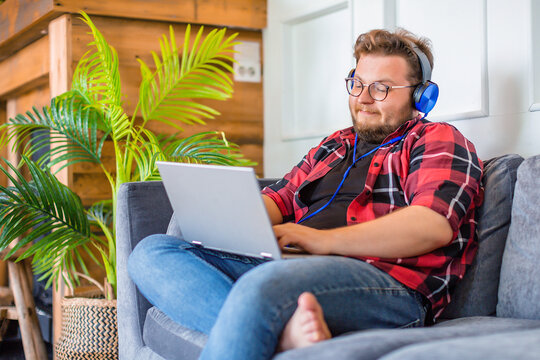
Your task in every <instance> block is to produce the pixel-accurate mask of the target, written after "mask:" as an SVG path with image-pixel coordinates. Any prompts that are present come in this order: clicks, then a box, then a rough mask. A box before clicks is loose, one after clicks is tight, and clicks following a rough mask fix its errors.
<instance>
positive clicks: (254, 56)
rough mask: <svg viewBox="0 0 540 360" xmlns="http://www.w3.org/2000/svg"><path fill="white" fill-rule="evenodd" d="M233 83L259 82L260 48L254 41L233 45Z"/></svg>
mask: <svg viewBox="0 0 540 360" xmlns="http://www.w3.org/2000/svg"><path fill="white" fill-rule="evenodd" d="M234 50H235V51H236V53H235V54H234V59H235V60H236V62H235V63H234V64H233V69H234V81H244V82H256V83H258V82H261V46H260V44H259V43H258V42H255V41H243V42H242V43H241V44H238V45H235V46H234Z"/></svg>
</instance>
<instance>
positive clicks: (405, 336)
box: [274, 317, 540, 360]
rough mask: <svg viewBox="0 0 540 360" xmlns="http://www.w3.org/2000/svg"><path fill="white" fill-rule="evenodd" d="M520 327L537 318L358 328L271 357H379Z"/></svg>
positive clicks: (533, 325) (535, 325)
mask: <svg viewBox="0 0 540 360" xmlns="http://www.w3.org/2000/svg"><path fill="white" fill-rule="evenodd" d="M523 329H540V321H538V320H520V319H504V318H496V317H470V318H463V319H455V320H449V321H445V322H442V323H441V324H438V325H435V326H432V327H424V328H408V329H391V330H388V329H381V330H367V331H359V332H356V333H352V334H348V335H343V336H339V337H336V338H333V339H331V340H328V341H322V342H320V343H317V344H315V345H313V346H309V347H306V348H301V349H296V350H291V351H286V352H283V353H280V354H278V355H277V356H275V357H274V359H275V360H302V359H310V360H318V359H321V360H322V359H356V360H360V359H362V360H364V359H366V360H367V359H379V358H380V357H381V356H384V355H385V354H388V353H390V352H392V351H394V350H397V349H400V348H402V347H404V346H407V345H411V344H419V343H426V342H429V341H436V340H443V339H453V338H457V337H472V336H482V335H486V334H496V333H502V332H505V333H509V332H513V331H520V330H523Z"/></svg>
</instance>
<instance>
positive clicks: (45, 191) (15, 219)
mask: <svg viewBox="0 0 540 360" xmlns="http://www.w3.org/2000/svg"><path fill="white" fill-rule="evenodd" d="M22 160H23V163H24V164H25V166H27V167H28V172H29V173H30V179H31V180H30V181H27V180H26V179H25V177H24V176H23V175H22V173H21V172H20V171H19V170H18V169H17V168H16V167H15V166H14V165H12V164H10V163H9V162H7V161H6V160H4V163H5V165H4V166H1V167H0V171H1V172H2V173H3V174H4V175H6V176H7V177H8V178H9V179H10V181H11V182H12V183H13V184H14V185H13V186H10V187H4V186H0V214H1V215H2V216H1V217H0V229H2V231H1V232H0V250H3V249H6V248H7V247H8V246H9V245H10V244H12V243H14V241H15V240H17V243H16V244H15V246H14V247H13V249H12V250H11V251H10V252H8V254H7V256H11V255H12V254H13V253H15V252H16V251H17V250H18V249H20V248H22V247H24V246H25V245H27V244H32V243H33V245H32V246H31V247H30V248H29V249H28V250H27V251H26V252H24V253H23V255H21V257H20V258H19V259H22V258H27V257H32V264H33V266H34V269H35V270H36V271H37V272H38V273H42V274H44V275H45V276H46V277H47V278H48V282H49V283H50V282H52V281H53V280H57V279H59V278H60V277H61V274H62V272H64V271H68V270H69V267H71V266H75V265H78V266H81V261H82V258H80V257H78V255H77V254H78V252H79V251H80V249H79V247H80V246H81V245H84V244H86V243H89V242H92V241H93V237H92V235H91V232H90V224H89V222H88V220H87V218H86V213H85V210H84V207H83V206H82V203H81V201H80V199H79V197H78V196H77V194H75V193H74V192H73V191H71V190H70V189H69V188H67V187H66V186H65V185H63V184H61V183H60V182H59V181H58V180H57V179H56V177H54V175H52V174H51V173H50V171H48V170H43V169H42V168H40V167H39V166H38V164H36V163H35V162H32V161H31V160H29V159H28V158H26V157H25V156H23V158H22ZM10 172H11V173H13V175H11V174H10ZM83 267H86V266H85V265H84V264H83ZM70 281H74V279H73V278H71V279H70Z"/></svg>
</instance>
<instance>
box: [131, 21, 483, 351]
mask: <svg viewBox="0 0 540 360" xmlns="http://www.w3.org/2000/svg"><path fill="white" fill-rule="evenodd" d="M422 57H425V58H424V60H422V59H421V58H422ZM355 58H356V60H357V65H356V68H355V71H354V73H351V74H350V77H348V78H347V80H346V83H347V90H348V92H349V94H350V96H349V108H350V111H351V116H352V123H353V126H352V127H351V128H348V129H344V130H341V131H337V132H336V133H334V134H332V135H330V136H328V137H327V138H325V139H324V140H323V141H322V142H321V144H320V145H319V146H317V147H315V148H313V149H311V150H310V151H309V152H308V154H307V155H306V156H305V157H304V158H303V159H302V161H301V162H300V163H299V164H298V165H297V166H296V167H295V168H293V170H292V171H291V172H289V173H288V174H286V175H285V176H284V178H283V179H282V180H280V181H278V182H277V183H275V184H273V185H271V186H269V187H267V188H265V189H264V190H263V199H264V202H265V205H266V208H267V211H268V214H269V216H270V218H271V220H272V223H273V224H274V232H275V234H276V237H277V240H278V242H279V244H280V246H283V247H284V246H286V245H295V246H298V247H300V248H302V249H304V250H306V251H307V252H309V253H312V254H317V255H322V256H312V257H306V258H302V259H295V260H286V261H264V260H261V259H256V258H250V257H243V256H237V255H232V254H226V253H220V252H215V251H210V250H205V249H201V248H198V247H195V246H193V245H191V244H188V243H185V242H183V241H182V240H180V239H176V238H173V237H169V236H165V235H154V236H151V237H149V238H147V239H145V240H143V241H142V242H141V244H140V245H139V246H138V247H137V248H136V249H135V250H134V252H133V254H132V256H131V258H130V261H129V264H128V266H129V271H130V274H131V276H132V278H133V279H134V281H135V282H136V283H137V285H138V287H139V289H140V290H141V292H142V293H143V294H144V295H145V296H146V297H147V298H148V299H149V301H150V302H151V303H152V304H154V305H156V306H157V307H158V308H160V309H161V310H162V311H163V312H165V313H166V314H167V315H169V316H170V317H171V318H172V319H173V320H175V321H177V322H178V323H180V324H182V325H184V326H186V327H188V328H192V329H196V330H199V331H202V332H204V333H207V334H209V338H208V342H207V344H206V346H205V348H204V350H203V353H202V354H201V358H203V359H226V358H230V359H259V358H260V359H266V358H270V357H271V356H272V355H273V354H274V353H275V352H276V351H283V350H288V349H293V348H297V347H301V346H308V345H310V344H313V343H315V342H318V341H322V340H325V339H328V338H330V337H331V336H336V335H340V334H343V333H346V332H350V331H354V330H360V329H367V328H399V327H413V326H422V325H424V324H425V323H430V322H431V321H433V320H434V319H436V317H437V316H438V315H440V313H441V312H442V310H443V309H444V306H445V305H446V304H448V302H449V301H450V295H451V291H452V289H453V287H454V286H455V284H456V282H457V281H458V280H459V279H460V278H462V277H463V274H464V273H465V269H466V266H467V265H469V264H470V263H471V262H472V259H473V257H474V255H475V252H476V243H475V241H474V231H475V221H474V211H475V208H476V207H477V206H478V205H479V203H480V202H481V200H480V199H481V189H480V185H479V183H480V178H481V174H482V165H481V163H480V161H479V160H478V158H477V156H476V153H475V149H474V146H473V145H472V144H471V143H470V142H469V141H468V140H467V139H465V138H464V137H463V135H461V134H460V133H459V132H458V131H457V130H456V129H455V128H454V127H452V126H450V125H448V124H444V123H431V122H429V121H427V120H425V119H424V118H423V117H422V114H421V113H419V111H418V110H417V109H416V108H415V106H416V107H419V106H418V104H416V105H415V103H417V102H418V101H419V100H418V98H417V97H416V96H415V95H416V92H417V88H418V86H417V85H419V84H420V88H422V87H423V86H424V85H426V84H428V83H427V82H426V80H428V79H426V78H425V77H426V75H425V74H426V67H429V70H430V69H431V67H432V62H433V61H432V55H431V51H430V49H429V46H428V43H427V42H426V41H425V40H423V39H418V38H416V37H415V36H413V35H412V34H410V33H408V32H406V31H404V30H399V31H397V32H395V33H392V32H388V31H384V30H374V31H371V32H369V33H366V34H362V35H360V37H359V38H358V40H357V42H356V46H355ZM428 61H429V64H428ZM422 62H423V63H424V64H423V65H422ZM428 85H429V84H428ZM420 90H421V89H420ZM413 98H414V99H415V100H414V101H413ZM420 108H421V109H423V110H424V111H425V112H428V111H429V110H427V108H424V107H422V106H420ZM424 115H425V114H424ZM336 189H337V190H336ZM209 221H210V222H211V219H210V220H209ZM210 225H211V224H210Z"/></svg>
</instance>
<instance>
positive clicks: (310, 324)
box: [278, 292, 332, 351]
mask: <svg viewBox="0 0 540 360" xmlns="http://www.w3.org/2000/svg"><path fill="white" fill-rule="evenodd" d="M331 337H332V334H330V330H328V326H327V325H326V321H324V315H323V311H322V308H321V305H319V302H318V301H317V299H316V298H315V296H314V295H313V294H311V293H308V292H305V293H302V294H301V295H300V296H299V297H298V307H297V308H296V311H295V312H294V314H293V316H292V317H291V318H290V320H289V322H288V323H287V325H285V329H283V332H282V333H281V339H280V340H279V345H278V351H285V350H291V349H296V348H300V347H306V346H309V345H313V344H315V343H317V342H319V341H323V340H327V339H330V338H331Z"/></svg>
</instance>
